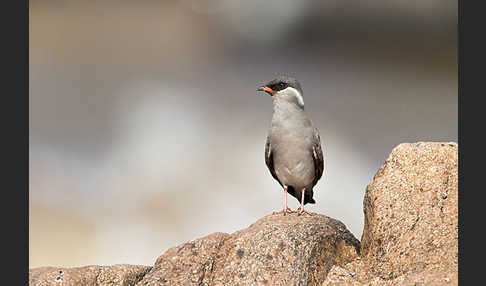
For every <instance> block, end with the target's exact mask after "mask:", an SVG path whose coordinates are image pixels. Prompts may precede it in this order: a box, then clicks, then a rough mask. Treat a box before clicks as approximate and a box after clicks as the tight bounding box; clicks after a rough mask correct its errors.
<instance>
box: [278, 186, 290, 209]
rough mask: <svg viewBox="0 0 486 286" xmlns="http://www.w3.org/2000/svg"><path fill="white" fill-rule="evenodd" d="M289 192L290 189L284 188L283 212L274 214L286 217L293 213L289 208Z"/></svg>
mask: <svg viewBox="0 0 486 286" xmlns="http://www.w3.org/2000/svg"><path fill="white" fill-rule="evenodd" d="M287 190H288V187H287V186H284V208H283V210H282V211H281V212H273V214H280V213H282V214H283V215H286V214H287V213H292V210H291V209H290V208H289V207H288V206H287Z"/></svg>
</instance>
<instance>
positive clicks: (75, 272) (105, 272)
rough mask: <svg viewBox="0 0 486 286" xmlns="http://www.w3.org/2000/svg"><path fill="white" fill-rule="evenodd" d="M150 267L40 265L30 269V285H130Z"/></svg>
mask: <svg viewBox="0 0 486 286" xmlns="http://www.w3.org/2000/svg"><path fill="white" fill-rule="evenodd" d="M150 269H152V267H149V266H141V265H127V264H117V265H113V266H84V267H74V268H63V267H38V268H34V269H31V270H30V271H29V286H50V285H56V286H59V285H63V286H66V285H68V286H74V285H83V286H84V285H86V286H108V285H109V286H128V285H135V284H136V283H137V282H138V281H140V280H141V279H142V277H143V276H144V275H145V274H146V273H147V272H148V271H150Z"/></svg>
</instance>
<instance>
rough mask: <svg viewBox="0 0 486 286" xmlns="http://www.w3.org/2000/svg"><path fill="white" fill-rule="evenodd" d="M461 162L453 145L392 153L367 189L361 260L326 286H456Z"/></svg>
mask: <svg viewBox="0 0 486 286" xmlns="http://www.w3.org/2000/svg"><path fill="white" fill-rule="evenodd" d="M457 157H458V146H457V144H456V143H452V142H451V143H432V142H418V143H404V144H400V145H399V146H397V147H396V148H394V149H393V151H392V152H391V154H390V155H389V157H388V158H387V160H386V161H385V163H384V164H383V166H382V167H381V168H380V169H379V170H378V172H377V174H376V175H375V177H374V179H373V182H372V183H371V184H370V185H368V187H367V188H366V194H365V198H364V202H363V209H364V213H365V225H364V230H363V235H362V238H361V257H360V259H358V260H356V261H354V262H352V263H350V264H348V265H345V267H334V268H333V270H332V271H331V273H330V274H329V276H328V278H327V281H326V283H325V284H324V285H361V284H369V285H457V272H458V268H457V267H458V219H457V215H458V187H457V186H458V181H457V180H458V168H457ZM355 283H357V284H355Z"/></svg>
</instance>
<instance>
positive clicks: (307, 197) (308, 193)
mask: <svg viewBox="0 0 486 286" xmlns="http://www.w3.org/2000/svg"><path fill="white" fill-rule="evenodd" d="M288 192H289V194H290V195H292V196H293V197H295V198H296V199H297V200H298V201H299V202H300V200H301V198H302V193H301V191H300V190H296V189H295V188H294V187H292V186H288ZM313 196H314V190H312V188H309V189H305V194H304V205H305V204H315V203H316V201H314V198H313Z"/></svg>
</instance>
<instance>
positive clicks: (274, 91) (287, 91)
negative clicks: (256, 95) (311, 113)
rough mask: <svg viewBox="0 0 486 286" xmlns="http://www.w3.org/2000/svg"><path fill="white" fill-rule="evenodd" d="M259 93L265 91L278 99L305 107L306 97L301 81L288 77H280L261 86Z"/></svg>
mask: <svg viewBox="0 0 486 286" xmlns="http://www.w3.org/2000/svg"><path fill="white" fill-rule="evenodd" d="M257 91H264V92H266V93H267V94H269V95H270V96H272V97H274V98H276V99H284V100H287V101H290V102H294V103H296V104H298V105H299V106H301V107H304V97H303V92H302V88H301V86H300V83H299V81H297V80H296V79H295V78H292V77H288V76H279V77H276V78H275V79H273V80H271V81H269V82H267V83H266V84H264V85H263V86H260V87H259V88H258V89H257Z"/></svg>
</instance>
